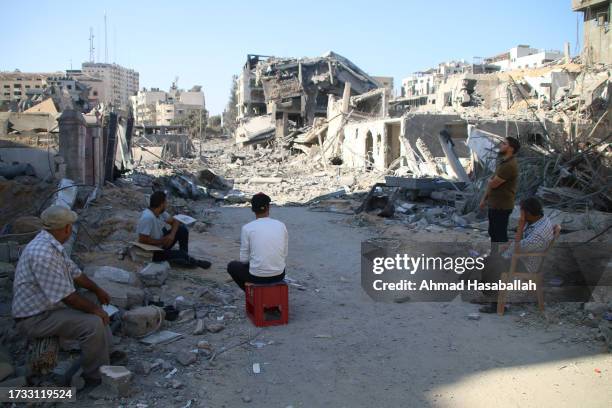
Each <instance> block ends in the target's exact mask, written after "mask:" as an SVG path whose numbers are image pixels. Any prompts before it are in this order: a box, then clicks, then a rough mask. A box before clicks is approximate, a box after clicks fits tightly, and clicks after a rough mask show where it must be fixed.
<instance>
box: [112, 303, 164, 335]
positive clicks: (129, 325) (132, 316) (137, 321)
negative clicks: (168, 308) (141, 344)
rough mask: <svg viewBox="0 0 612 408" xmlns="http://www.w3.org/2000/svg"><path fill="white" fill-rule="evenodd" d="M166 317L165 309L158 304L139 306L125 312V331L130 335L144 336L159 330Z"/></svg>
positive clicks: (123, 326)
mask: <svg viewBox="0 0 612 408" xmlns="http://www.w3.org/2000/svg"><path fill="white" fill-rule="evenodd" d="M165 317H166V312H165V311H164V309H162V308H160V307H157V306H145V307H137V308H135V309H132V310H128V311H126V312H125V313H124V314H123V318H122V323H123V324H122V328H123V333H124V334H125V335H126V336H130V337H142V336H145V335H147V334H149V333H153V332H155V331H157V330H159V329H160V328H161V327H162V325H163V323H164V319H165Z"/></svg>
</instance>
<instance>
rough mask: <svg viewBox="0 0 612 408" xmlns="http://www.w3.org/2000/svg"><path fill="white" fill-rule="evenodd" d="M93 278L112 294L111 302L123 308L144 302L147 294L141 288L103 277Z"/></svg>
mask: <svg viewBox="0 0 612 408" xmlns="http://www.w3.org/2000/svg"><path fill="white" fill-rule="evenodd" d="M92 280H93V281H94V282H96V284H97V285H98V286H100V287H101V288H102V289H104V290H105V291H106V292H107V293H108V294H109V295H110V297H111V303H112V304H113V305H115V306H117V307H119V308H121V309H130V308H132V307H134V306H140V305H142V304H143V302H144V298H145V294H144V291H143V290H142V289H140V288H137V287H134V286H131V285H125V284H121V283H116V282H112V281H110V280H107V279H102V278H96V277H93V278H92Z"/></svg>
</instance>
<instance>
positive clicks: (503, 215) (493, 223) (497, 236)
mask: <svg viewBox="0 0 612 408" xmlns="http://www.w3.org/2000/svg"><path fill="white" fill-rule="evenodd" d="M510 214H512V210H500V209H497V208H489V236H490V237H491V242H508V220H509V219H510Z"/></svg>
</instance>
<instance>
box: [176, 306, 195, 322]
mask: <svg viewBox="0 0 612 408" xmlns="http://www.w3.org/2000/svg"><path fill="white" fill-rule="evenodd" d="M193 319H195V311H194V310H193V309H186V310H181V311H180V312H179V315H178V320H179V321H180V322H188V321H189V320H193Z"/></svg>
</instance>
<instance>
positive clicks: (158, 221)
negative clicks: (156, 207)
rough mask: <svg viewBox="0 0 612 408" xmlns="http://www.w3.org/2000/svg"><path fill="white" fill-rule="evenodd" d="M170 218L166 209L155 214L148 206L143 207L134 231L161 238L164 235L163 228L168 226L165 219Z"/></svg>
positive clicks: (152, 237) (153, 237)
mask: <svg viewBox="0 0 612 408" xmlns="http://www.w3.org/2000/svg"><path fill="white" fill-rule="evenodd" d="M169 218H170V214H168V213H167V212H166V211H164V212H163V213H161V214H159V216H157V215H155V213H154V212H153V211H151V210H150V209H149V208H147V209H145V210H144V211H143V212H142V215H141V216H140V219H139V220H138V225H137V226H136V232H137V233H138V234H142V235H146V236H148V237H150V238H151V239H161V238H162V237H163V236H164V228H165V227H167V226H168V224H167V223H166V221H167V220H168V219H169Z"/></svg>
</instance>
